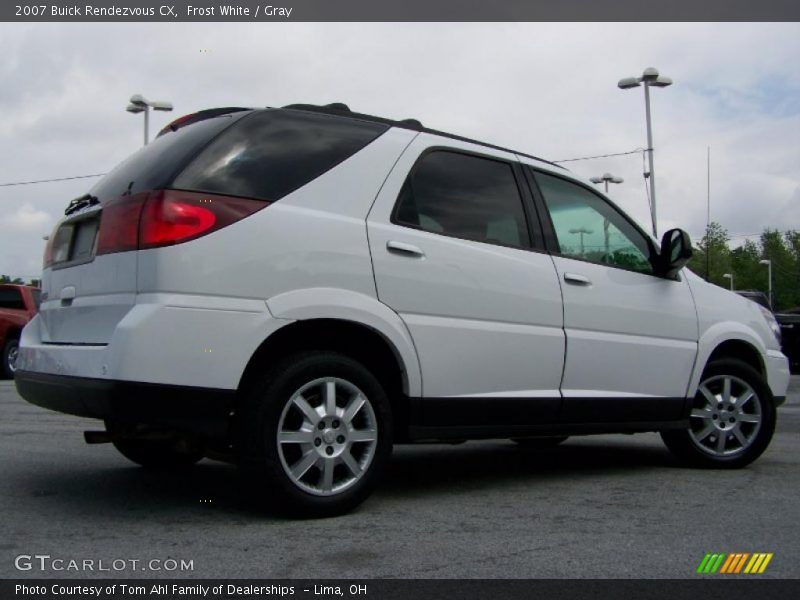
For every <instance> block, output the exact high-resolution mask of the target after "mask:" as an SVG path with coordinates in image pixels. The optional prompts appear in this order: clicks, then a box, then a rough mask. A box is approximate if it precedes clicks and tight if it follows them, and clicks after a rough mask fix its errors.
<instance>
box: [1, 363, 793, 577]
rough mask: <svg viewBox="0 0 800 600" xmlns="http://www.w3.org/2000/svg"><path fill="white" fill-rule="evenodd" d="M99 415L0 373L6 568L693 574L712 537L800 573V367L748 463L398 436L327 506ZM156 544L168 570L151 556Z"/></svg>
mask: <svg viewBox="0 0 800 600" xmlns="http://www.w3.org/2000/svg"><path fill="white" fill-rule="evenodd" d="M97 428H98V427H97V424H96V422H93V421H90V420H84V419H78V418H72V417H68V416H65V415H60V414H57V413H52V412H48V411H46V410H43V409H39V408H37V407H35V406H31V405H28V404H27V403H25V402H24V401H23V400H21V399H20V398H19V396H18V395H17V394H16V390H15V389H14V386H13V383H12V382H9V381H0V514H1V515H2V517H1V518H0V577H5V578H10V577H37V578H38V577H86V576H92V573H87V572H75V571H72V570H63V571H56V570H53V569H52V568H51V566H52V565H48V567H47V568H45V570H44V571H42V570H39V565H38V564H36V563H34V564H33V568H32V569H31V570H29V571H19V570H17V568H16V567H15V557H17V556H19V555H35V554H39V555H50V556H51V559H49V560H53V559H63V560H64V561H65V562H64V563H58V564H59V565H60V566H62V567H68V566H69V562H68V561H69V560H77V561H83V560H86V559H89V560H95V561H100V560H102V561H104V565H105V566H106V568H109V567H110V566H111V565H112V561H115V560H116V561H119V560H124V561H127V562H126V563H125V567H124V568H123V570H121V571H112V572H110V573H109V572H104V573H100V572H95V573H94V574H95V575H96V576H101V577H109V576H115V575H117V576H126V577H214V578H216V577H231V578H234V577H258V578H277V577H291V578H338V577H342V578H372V577H388V578H408V577H419V578H455V577H487V578H500V577H504V578H505V577H508V578H528V577H548V578H549V577H609V578H616V577H623V578H626V577H645V578H651V577H652V578H655V577H659V578H660V577H669V578H683V577H694V576H696V575H695V569H696V567H697V565H698V564H699V562H700V561H701V559H702V558H703V556H704V554H705V553H707V552H725V553H731V552H772V553H774V558H773V560H772V562H771V563H770V565H769V567H768V569H767V571H766V573H765V574H764V575H763V576H764V577H798V576H800V567H799V566H798V564H799V563H798V556H799V555H800V501H798V496H800V377H798V376H795V377H793V378H792V387H791V389H790V396H789V399H788V401H787V403H786V404H785V405H784V406H783V407H781V409H780V410H779V421H778V431H777V434H776V436H775V438H774V439H773V442H772V445H771V446H770V448H769V449H768V450H767V452H766V453H765V454H764V456H762V457H761V459H760V460H759V461H757V462H756V463H755V464H753V465H751V466H750V467H749V468H747V469H745V470H741V471H733V472H726V471H700V470H688V469H683V468H679V467H678V466H677V465H676V464H675V463H674V461H673V460H672V458H671V456H670V455H669V454H668V453H667V451H666V449H665V448H664V447H663V446H662V444H661V441H660V438H659V437H658V436H657V435H656V434H641V435H636V436H599V437H586V438H573V439H570V440H568V441H567V442H566V443H565V444H564V445H563V446H560V447H558V448H554V449H550V450H545V451H542V450H539V451H533V450H523V449H521V448H518V447H517V446H516V445H514V444H512V443H510V442H506V441H491V442H473V443H468V444H463V445H459V446H431V445H425V446H413V447H411V446H405V447H399V448H396V449H395V453H394V456H393V459H392V462H391V465H390V469H389V472H388V473H387V476H386V478H385V480H384V482H383V484H382V485H381V487H380V489H379V490H377V492H376V493H375V494H374V495H373V496H372V498H370V499H369V500H368V501H367V502H366V503H365V504H364V505H363V506H362V507H361V508H360V509H359V510H358V511H357V512H355V513H353V514H351V515H348V516H345V517H339V518H336V519H329V520H323V521H305V522H304V521H287V520H282V519H277V518H275V517H271V516H269V515H264V514H261V513H259V512H258V511H257V510H256V509H255V508H254V507H253V505H252V503H251V502H250V501H248V499H246V498H242V496H241V494H240V493H239V491H240V486H239V485H238V478H237V472H236V470H235V468H233V467H231V466H228V465H224V464H221V463H214V462H211V461H208V460H205V461H203V462H201V463H200V464H199V465H197V467H196V468H194V469H192V470H191V471H188V472H186V473H180V474H158V473H149V472H147V471H145V470H143V469H140V468H138V467H136V466H134V465H132V464H131V463H128V462H127V461H126V460H125V459H124V458H123V457H122V456H120V455H118V454H117V453H116V451H115V450H114V449H113V447H111V446H110V445H102V446H87V445H86V444H84V442H83V438H82V432H83V430H84V429H97ZM170 558H171V559H175V560H177V561H180V560H181V559H183V560H186V561H192V564H193V570H191V571H184V572H176V571H169V572H168V571H165V570H163V569H164V568H166V566H167V565H169V566H173V563H169V562H167V560H168V559H170ZM153 559H155V560H159V561H161V562H160V563H156V564H155V568H158V567H159V566H162V570H161V571H142V570H141V569H142V566H141V565H142V564H143V563H147V562H148V561H150V560H153ZM133 560H138V561H141V562H139V563H136V564H135V566H131V565H133V564H134V563H132V562H131V561H133ZM94 564H95V567H94V568H95V569H97V565H98V563H97V562H95V563H94ZM121 564H122V563H119V562H117V563H116V565H117V566H120V565H121ZM740 577H744V575H741V576H740ZM747 577H752V576H747Z"/></svg>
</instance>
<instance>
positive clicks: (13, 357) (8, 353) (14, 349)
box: [2, 338, 19, 379]
mask: <svg viewBox="0 0 800 600" xmlns="http://www.w3.org/2000/svg"><path fill="white" fill-rule="evenodd" d="M18 352H19V340H18V339H16V338H11V339H10V340H8V341H7V342H6V345H5V347H4V348H3V368H2V371H3V376H4V377H6V378H7V379H14V371H16V368H15V366H14V364H15V363H16V361H17V353H18Z"/></svg>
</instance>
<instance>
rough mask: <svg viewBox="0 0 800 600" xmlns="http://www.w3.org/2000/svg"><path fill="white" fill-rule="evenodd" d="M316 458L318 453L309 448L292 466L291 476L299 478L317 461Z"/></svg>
mask: <svg viewBox="0 0 800 600" xmlns="http://www.w3.org/2000/svg"><path fill="white" fill-rule="evenodd" d="M317 459H319V455H318V454H317V453H316V452H314V451H313V450H310V451H309V452H308V453H306V454H305V455H303V458H301V459H300V460H299V461H298V462H297V463H296V464H295V465H294V466H293V467H292V476H293V477H294V478H295V479H297V480H299V479H300V478H301V477H302V476H303V475H305V474H306V473H307V472H308V470H309V469H310V468H311V467H313V466H314V464H315V463H316V462H317Z"/></svg>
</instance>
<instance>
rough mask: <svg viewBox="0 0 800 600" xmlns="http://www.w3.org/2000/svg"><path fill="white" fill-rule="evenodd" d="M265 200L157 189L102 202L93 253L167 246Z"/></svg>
mask: <svg viewBox="0 0 800 600" xmlns="http://www.w3.org/2000/svg"><path fill="white" fill-rule="evenodd" d="M268 204H269V203H268V202H264V201H262V200H249V199H246V198H232V197H229V196H219V195H216V194H203V193H198V192H182V191H179V190H157V191H154V192H144V193H140V194H135V195H133V196H126V197H122V198H120V199H119V200H117V201H113V202H110V203H109V204H107V205H106V206H104V207H103V213H102V215H101V217H100V233H99V236H98V242H97V254H109V253H111V252H125V251H127V250H137V249H139V250H144V249H147V248H160V247H163V246H172V245H175V244H180V243H183V242H188V241H189V240H194V239H197V238H199V237H202V236H204V235H208V234H209V233H212V232H214V231H217V230H218V229H222V228H223V227H225V226H227V225H230V224H231V223H235V222H236V221H239V220H240V219H243V218H245V217H247V216H249V215H252V214H253V213H255V212H256V211H258V210H261V209H262V208H264V207H265V206H267V205H268Z"/></svg>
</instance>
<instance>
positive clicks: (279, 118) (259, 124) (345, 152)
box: [172, 109, 388, 202]
mask: <svg viewBox="0 0 800 600" xmlns="http://www.w3.org/2000/svg"><path fill="white" fill-rule="evenodd" d="M387 129H388V126H387V125H384V124H381V123H373V122H369V121H361V120H358V119H351V118H348V117H338V116H332V115H325V114H320V113H314V112H306V111H299V110H285V109H284V110H281V109H273V110H265V111H260V112H257V113H254V114H252V115H251V116H249V117H247V118H245V119H242V120H241V121H240V122H239V123H237V124H236V125H235V126H233V127H231V128H230V129H229V130H228V131H226V132H225V133H224V134H223V135H221V136H219V137H218V138H217V139H215V140H214V141H213V142H212V143H211V144H209V145H208V147H207V148H206V149H205V150H203V152H202V153H201V154H200V155H199V156H198V157H197V158H196V159H195V160H194V161H193V162H192V163H191V164H190V165H189V166H188V167H187V168H186V169H185V170H184V171H183V172H182V173H181V174H180V175H179V176H178V177H177V178H176V179H175V181H174V182H173V184H172V187H174V188H177V189H183V190H190V191H198V192H210V193H219V194H226V195H230V196H242V197H245V198H257V199H263V200H267V201H270V202H274V201H275V200H279V199H280V198H282V197H284V196H286V195H287V194H289V193H290V192H292V191H294V190H296V189H298V188H299V187H301V186H303V185H305V184H306V183H308V182H309V181H311V180H313V179H316V178H317V177H319V176H320V175H322V174H323V173H325V172H326V171H328V170H330V169H331V168H333V167H335V166H336V165H337V164H339V163H340V162H342V161H343V160H345V159H347V158H349V157H350V156H352V155H353V154H355V153H356V152H358V151H359V150H361V149H362V148H363V147H364V146H366V145H367V144H369V143H370V142H371V141H373V140H374V139H375V138H377V137H378V136H379V135H381V134H382V133H383V132H384V131H386V130H387Z"/></svg>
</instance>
